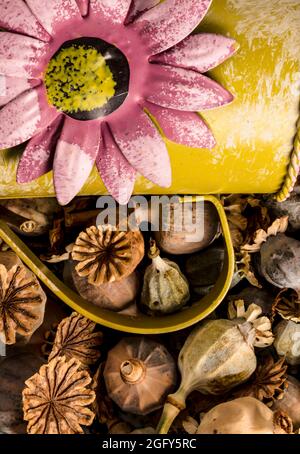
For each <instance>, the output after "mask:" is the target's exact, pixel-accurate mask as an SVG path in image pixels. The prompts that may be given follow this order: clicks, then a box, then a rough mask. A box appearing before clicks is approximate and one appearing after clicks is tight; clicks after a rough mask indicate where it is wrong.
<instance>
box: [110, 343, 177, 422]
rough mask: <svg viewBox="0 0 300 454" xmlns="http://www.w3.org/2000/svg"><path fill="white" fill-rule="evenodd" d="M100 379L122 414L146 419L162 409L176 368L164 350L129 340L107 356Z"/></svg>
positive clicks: (172, 385) (158, 345) (152, 344)
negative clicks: (101, 378) (147, 415)
mask: <svg viewBox="0 0 300 454" xmlns="http://www.w3.org/2000/svg"><path fill="white" fill-rule="evenodd" d="M104 379H105V384H106V389H107V392H108V395H109V397H110V398H111V399H112V400H113V401H114V402H115V403H116V404H117V405H118V406H119V407H120V408H121V409H122V410H123V411H126V412H129V413H134V414H137V415H146V414H148V413H151V412H152V411H154V410H157V409H158V408H160V407H161V406H162V405H163V402H164V399H165V397H166V396H167V394H168V393H169V392H170V390H171V389H172V388H173V387H174V386H175V384H176V365H175V362H174V360H173V358H172V356H171V355H170V354H169V352H168V351H167V350H166V348H165V347H164V346H163V345H161V344H159V343H157V342H154V341H152V340H150V339H148V338H145V337H129V338H125V339H123V340H122V341H121V342H119V343H118V344H117V345H116V346H115V347H114V348H113V349H112V350H110V352H109V353H108V357H107V361H106V365H105V369H104Z"/></svg>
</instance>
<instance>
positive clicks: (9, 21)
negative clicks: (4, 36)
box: [0, 0, 50, 41]
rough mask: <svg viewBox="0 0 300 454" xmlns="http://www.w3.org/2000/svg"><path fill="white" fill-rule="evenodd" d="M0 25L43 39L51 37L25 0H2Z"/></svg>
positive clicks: (0, 1)
mask: <svg viewBox="0 0 300 454" xmlns="http://www.w3.org/2000/svg"><path fill="white" fill-rule="evenodd" d="M0 27H2V28H5V29H7V30H11V31H13V32H18V33H24V34H25V35H29V36H34V37H35V38H39V39H41V40H42V41H49V39H50V36H49V35H48V33H47V32H46V31H45V30H44V29H43V27H41V25H40V24H39V23H38V21H37V20H36V18H35V17H34V15H33V14H32V13H31V11H30V10H29V8H28V7H27V6H26V4H25V3H24V2H23V0H0Z"/></svg>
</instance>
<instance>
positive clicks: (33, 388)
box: [23, 356, 95, 434]
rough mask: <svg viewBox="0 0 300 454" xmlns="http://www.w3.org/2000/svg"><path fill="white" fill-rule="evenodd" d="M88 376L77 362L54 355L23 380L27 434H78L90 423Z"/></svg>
mask: <svg viewBox="0 0 300 454" xmlns="http://www.w3.org/2000/svg"><path fill="white" fill-rule="evenodd" d="M91 381H92V379H91V377H90V375H89V373H88V372H87V371H86V370H80V362H79V361H78V360H77V359H75V358H72V359H70V360H69V361H66V358H65V357H60V356H58V357H56V358H55V359H53V360H52V361H50V362H49V363H48V364H46V365H44V366H42V367H41V368H40V370H39V372H38V373H36V374H35V375H33V376H32V377H31V378H29V379H28V380H27V381H26V382H25V389H24V390H23V411H24V420H25V421H27V422H28V425H27V432H28V433H29V434H80V433H83V429H82V426H90V425H91V424H92V422H93V420H94V416H95V414H94V412H93V411H91V410H90V409H89V408H88V407H89V406H90V405H92V404H93V402H94V400H95V392H94V391H93V390H91V389H90V384H91Z"/></svg>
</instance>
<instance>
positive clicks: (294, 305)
mask: <svg viewBox="0 0 300 454" xmlns="http://www.w3.org/2000/svg"><path fill="white" fill-rule="evenodd" d="M273 313H274V314H275V313H276V314H279V315H280V316H281V317H282V318H283V319H285V320H292V321H293V322H295V323H300V304H299V299H298V294H297V293H296V292H295V291H294V290H291V289H283V290H281V291H280V292H279V293H278V295H277V296H276V298H275V301H274V304H273Z"/></svg>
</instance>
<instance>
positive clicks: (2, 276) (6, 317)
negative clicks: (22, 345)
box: [0, 252, 47, 345]
mask: <svg viewBox="0 0 300 454" xmlns="http://www.w3.org/2000/svg"><path fill="white" fill-rule="evenodd" d="M46 300H47V297H46V295H45V293H44V291H43V289H42V287H41V286H40V284H39V282H38V280H37V278H36V276H35V275H34V274H33V273H32V272H31V271H30V270H29V269H28V268H26V266H25V265H23V263H22V262H21V260H20V259H19V258H18V257H17V255H16V254H15V253H14V252H1V253H0V340H1V341H2V342H3V343H4V344H8V345H12V344H15V343H16V341H17V335H18V336H21V337H23V338H25V339H29V338H30V336H31V335H32V334H33V333H34V332H35V331H36V330H37V329H38V328H39V326H41V324H42V323H43V319H44V313H45V304H46Z"/></svg>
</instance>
